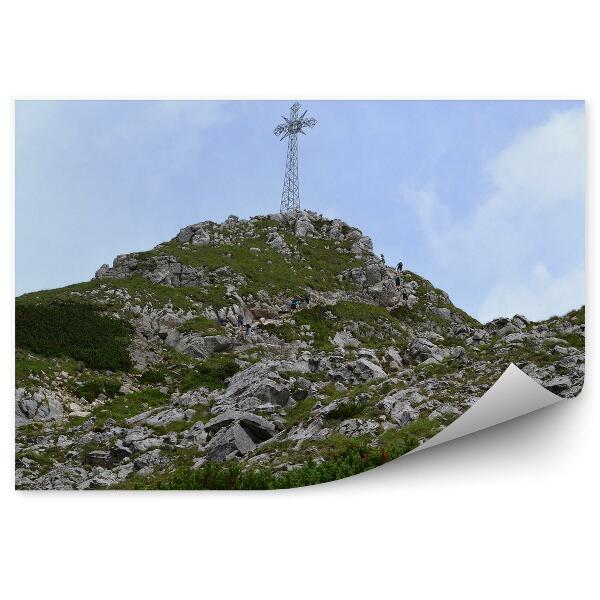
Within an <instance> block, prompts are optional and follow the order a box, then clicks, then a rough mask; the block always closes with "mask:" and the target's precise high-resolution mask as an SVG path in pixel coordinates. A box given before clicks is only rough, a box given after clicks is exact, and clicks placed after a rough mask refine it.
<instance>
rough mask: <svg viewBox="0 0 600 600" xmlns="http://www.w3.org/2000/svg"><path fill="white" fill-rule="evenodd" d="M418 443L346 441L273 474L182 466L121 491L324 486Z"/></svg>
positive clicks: (236, 466) (413, 439)
mask: <svg viewBox="0 0 600 600" xmlns="http://www.w3.org/2000/svg"><path fill="white" fill-rule="evenodd" d="M417 444H418V442H417V438H416V437H415V436H414V435H407V436H405V437H404V438H400V437H399V438H398V439H397V440H395V441H394V442H393V443H392V442H390V443H389V444H388V447H386V448H369V447H368V446H366V445H364V444H360V443H356V442H352V441H349V443H348V444H347V446H346V447H345V448H344V449H342V450H341V451H339V452H333V453H332V454H331V455H330V456H329V457H328V458H327V459H326V460H325V461H324V462H322V463H320V464H315V463H314V462H312V461H311V462H308V463H307V464H305V465H303V466H302V467H299V468H297V469H294V470H292V471H285V472H281V473H277V472H275V471H273V469H270V468H261V469H255V470H246V471H244V470H243V469H242V467H241V465H240V464H239V463H233V464H231V463H226V464H222V463H208V464H207V465H206V466H204V467H202V468H200V469H192V468H189V467H184V468H180V469H177V470H176V471H175V472H172V473H168V474H163V475H162V476H158V477H156V478H154V479H150V480H144V479H140V478H138V479H131V480H129V481H126V482H125V483H124V484H123V485H122V486H120V487H122V488H130V489H156V490H264V489H267V490H273V489H284V488H295V487H302V486H307V485H316V484H319V483H327V482H330V481H336V480H338V479H343V478H344V477H350V476H352V475H357V474H359V473H363V472H364V471H368V470H369V469H372V468H374V467H377V466H379V465H382V464H383V463H385V462H387V461H389V460H391V459H394V458H396V457H398V456H401V455H402V454H405V453H406V452H409V451H410V450H412V449H413V448H416V446H417Z"/></svg>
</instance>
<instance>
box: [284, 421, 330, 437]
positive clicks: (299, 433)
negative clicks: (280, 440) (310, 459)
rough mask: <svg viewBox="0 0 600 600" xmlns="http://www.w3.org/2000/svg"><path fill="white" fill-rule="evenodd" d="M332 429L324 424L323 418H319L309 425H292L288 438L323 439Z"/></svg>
mask: <svg viewBox="0 0 600 600" xmlns="http://www.w3.org/2000/svg"><path fill="white" fill-rule="evenodd" d="M330 433H331V430H330V429H328V428H327V427H324V426H323V419H322V418H318V419H314V420H313V421H311V422H310V423H309V424H308V425H304V424H302V423H300V424H298V425H295V426H294V427H292V428H291V429H290V431H289V433H288V435H287V439H288V440H298V441H303V440H323V439H325V438H326V437H328V436H329V434H330Z"/></svg>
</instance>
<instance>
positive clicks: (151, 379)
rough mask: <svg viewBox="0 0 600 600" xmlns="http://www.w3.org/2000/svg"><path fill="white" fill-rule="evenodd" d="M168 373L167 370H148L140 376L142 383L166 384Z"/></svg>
mask: <svg viewBox="0 0 600 600" xmlns="http://www.w3.org/2000/svg"><path fill="white" fill-rule="evenodd" d="M167 373H168V371H167V370H166V369H165V368H159V369H146V370H145V371H144V372H143V373H142V374H141V376H140V383H144V384H145V383H150V384H158V383H165V380H166V378H167Z"/></svg>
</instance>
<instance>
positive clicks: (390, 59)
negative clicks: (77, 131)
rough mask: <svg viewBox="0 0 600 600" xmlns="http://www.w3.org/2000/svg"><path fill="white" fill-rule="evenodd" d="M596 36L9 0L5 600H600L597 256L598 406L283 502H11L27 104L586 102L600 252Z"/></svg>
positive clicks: (4, 174) (593, 383)
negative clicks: (17, 148)
mask: <svg viewBox="0 0 600 600" xmlns="http://www.w3.org/2000/svg"><path fill="white" fill-rule="evenodd" d="M406 6H408V5H407V4H406ZM597 23H598V18H597V15H593V3H592V2H582V1H571V2H569V3H566V2H555V1H552V0H545V1H540V2H535V1H525V0H520V1H518V2H515V1H512V0H504V1H503V2H482V1H481V0H480V1H473V2H468V1H464V0H453V1H452V2H448V1H442V2H432V1H423V0H421V1H419V2H413V3H411V4H410V8H406V7H405V3H402V2H398V1H394V2H382V1H375V0H370V2H354V1H351V0H345V1H344V2H337V1H329V2H325V1H324V0H321V2H315V1H313V0H305V1H304V2H300V1H299V0H298V1H297V2H294V3H289V2H282V1H281V0H280V1H278V2H265V1H259V0H253V1H246V2H234V1H232V0H229V1H227V2H217V1H213V2H210V3H202V2H199V1H196V2H182V1H174V0H171V1H170V2H156V1H151V0H145V1H143V2H141V1H140V2H137V1H129V2H126V1H125V0H120V1H117V2H116V1H112V0H103V1H102V2H85V1H82V0H78V1H72V2H68V1H62V0H53V1H52V2H47V1H41V2H34V1H27V0H21V1H19V2H18V3H17V2H14V1H13V2H10V1H8V2H6V1H5V2H4V3H3V4H2V8H0V69H1V71H0V86H1V88H2V89H1V92H0V102H1V104H0V127H1V136H0V158H1V168H2V171H1V172H0V186H1V188H0V189H1V190H2V204H1V210H2V212H1V214H0V226H1V233H0V236H1V237H0V243H1V244H2V263H1V268H2V282H3V285H2V288H0V289H1V290H2V302H3V307H2V308H3V310H2V313H1V316H2V331H1V334H2V335H1V339H2V360H1V362H0V368H1V374H0V375H1V379H0V381H1V385H2V398H3V413H2V414H3V416H4V418H3V419H2V431H3V433H4V434H5V435H4V436H3V450H4V452H3V461H2V501H3V506H2V509H1V512H0V514H1V515H2V529H1V539H2V552H3V557H2V560H1V564H2V567H3V569H4V571H5V576H4V577H3V579H2V583H1V584H0V585H1V586H2V587H1V589H2V591H3V592H4V597H7V598H15V597H19V598H35V597H42V598H78V599H79V598H82V597H83V598H89V599H95V598H106V597H112V598H127V597H132V598H164V597H177V595H179V594H186V596H187V594H189V595H190V596H194V597H196V596H197V597H211V596H214V597H219V598H229V597H234V596H235V595H239V596H240V597H244V598H259V597H260V598H306V597H309V598H340V597H344V598H354V597H357V598H358V597H369V598H371V597H377V596H384V595H385V597H394V598H396V597H397V598H436V597H444V598H486V599H489V598H494V599H495V598H502V599H503V600H504V599H506V598H526V597H527V598H544V599H546V598H561V599H562V598H566V597H569V598H578V599H581V598H590V597H592V595H593V596H594V597H597V593H598V587H599V586H598V582H597V577H596V573H595V568H597V565H598V555H597V554H598V552H597V551H598V539H599V533H600V532H599V527H598V524H599V523H598V514H597V513H598V506H599V500H600V498H599V494H598V457H599V454H600V453H599V452H598V447H599V445H600V443H599V439H600V436H599V435H598V431H599V427H600V418H599V413H600V395H599V394H598V392H599V383H598V375H597V372H598V370H597V367H596V365H597V362H598V361H597V356H596V347H597V340H598V324H597V318H596V314H595V312H596V311H595V309H596V308H597V306H595V305H596V304H597V302H596V297H597V292H598V285H599V284H598V281H599V280H598V277H597V275H596V276H594V275H593V273H592V268H593V265H594V264H595V263H594V258H595V259H596V261H595V262H596V263H597V259H598V252H599V244H598V242H597V241H596V240H595V239H594V237H593V236H592V235H588V276H589V279H588V282H589V289H588V296H589V298H588V306H589V309H588V316H587V323H588V349H587V359H588V369H587V382H586V389H585V391H584V392H583V394H582V395H581V396H580V397H579V398H578V399H576V400H572V401H569V402H563V403H560V404H559V405H557V406H554V407H551V408H549V409H546V410H545V411H543V412H541V413H537V414H533V415H529V416H528V417H525V418H522V419H519V420H517V421H514V422H512V423H509V424H506V425H503V426H500V427H497V428H495V429H493V430H491V431H486V432H483V433H480V434H476V435H474V436H471V437H470V438H467V439H463V440H459V441H457V442H454V443H451V444H449V445H447V446H442V447H439V448H436V449H433V450H430V451H427V452H423V453H422V454H417V455H415V456H411V457H407V458H405V459H402V460H400V461H396V462H395V463H393V464H390V465H386V466H385V467H382V468H380V469H377V470H376V471H374V472H371V473H368V474H365V475H364V476H359V477H356V478H352V479H350V480H347V481H341V482H338V483H335V484H331V485H325V486H317V487H316V488H309V489H301V490H296V491H284V492H278V493H217V492H214V493H181V494H177V493H107V492H92V493H16V492H14V491H12V486H13V479H12V472H13V468H14V465H13V446H12V444H13V417H12V414H13V404H12V402H13V400H12V395H13V391H12V384H13V380H12V377H13V372H12V371H13V363H12V360H13V358H12V348H11V343H12V338H13V329H12V310H13V308H12V307H13V290H12V287H11V284H10V282H11V278H12V268H13V263H14V261H13V256H12V252H13V249H12V246H13V238H14V229H13V209H12V202H11V197H12V192H13V190H12V187H11V182H12V169H13V166H12V164H11V156H12V147H13V146H12V134H11V116H12V114H11V113H12V98H14V97H15V96H17V97H23V96H44V97H47V96H53V97H65V96H68V97H73V96H78V97H115V96H118V97H132V96H134V97H140V96H144V97H146V96H152V97H188V96H191V97H212V98H240V97H242V98H243V97H284V98H298V99H302V98H303V97H308V98H314V97H320V98H322V97H353V98H356V97H361V98H374V97H376V98H465V97H466V98H583V99H586V100H587V101H588V105H587V116H588V127H589V129H588V131H589V157H588V164H589V166H590V168H589V187H588V224H587V229H588V234H590V233H591V232H592V231H593V230H594V228H597V227H598V225H599V222H598V214H597V213H598V210H597V209H596V207H595V205H594V201H593V199H594V195H595V194H594V192H595V186H594V183H595V181H594V180H595V179H596V174H595V173H594V172H593V171H592V168H591V166H592V165H594V164H595V162H596V161H595V158H596V156H595V152H594V146H595V140H596V139H597V134H598V121H597V119H596V106H597V103H598V102H599V101H600V92H599V90H598V85H599V84H598V79H599V78H598V66H597V58H596V59H594V58H593V57H594V56H596V57H597V55H598V53H599V51H600V49H599V48H598V46H599V44H598V41H597V40H598V35H597V31H596V26H597ZM367 200H368V199H367ZM56 234H57V235H60V232H56ZM39 251H40V252H43V248H40V249H39Z"/></svg>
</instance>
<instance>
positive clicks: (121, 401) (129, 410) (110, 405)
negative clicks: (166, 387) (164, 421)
mask: <svg viewBox="0 0 600 600" xmlns="http://www.w3.org/2000/svg"><path fill="white" fill-rule="evenodd" d="M166 400H167V396H166V394H163V393H162V392H161V391H160V390H157V389H155V388H146V389H145V390H142V391H140V392H133V393H131V394H127V395H125V396H117V397H116V398H113V399H112V400H109V401H108V402H106V403H104V404H103V405H102V406H99V407H97V408H95V409H94V410H93V414H94V415H95V416H96V424H95V427H96V428H100V427H102V426H103V425H104V422H105V421H106V420H107V419H109V418H110V419H114V420H115V421H116V422H117V424H118V425H123V424H124V423H125V419H128V418H129V417H133V416H134V415H137V414H139V413H141V412H144V411H146V410H150V409H151V408H157V407H159V406H162V405H163V404H165V402H166Z"/></svg>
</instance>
